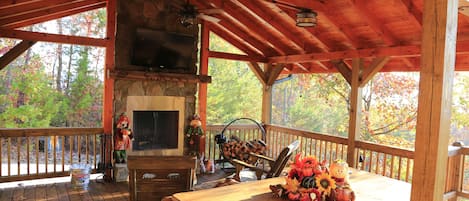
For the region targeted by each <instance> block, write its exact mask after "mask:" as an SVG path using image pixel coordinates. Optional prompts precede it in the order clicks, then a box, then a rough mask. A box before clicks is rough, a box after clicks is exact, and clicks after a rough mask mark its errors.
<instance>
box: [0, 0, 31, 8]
mask: <svg viewBox="0 0 469 201" xmlns="http://www.w3.org/2000/svg"><path fill="white" fill-rule="evenodd" d="M36 1H39V0H2V1H0V8H10V7H13V6H23V5H26V4H28V3H34V2H36Z"/></svg>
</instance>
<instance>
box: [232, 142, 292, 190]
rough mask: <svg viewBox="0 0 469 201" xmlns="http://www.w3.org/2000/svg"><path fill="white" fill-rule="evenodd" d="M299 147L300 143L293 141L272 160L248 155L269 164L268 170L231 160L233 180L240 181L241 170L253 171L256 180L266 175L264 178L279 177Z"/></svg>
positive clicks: (256, 155)
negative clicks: (233, 169) (234, 168)
mask: <svg viewBox="0 0 469 201" xmlns="http://www.w3.org/2000/svg"><path fill="white" fill-rule="evenodd" d="M299 145H300V141H298V140H295V141H294V142H292V143H291V144H290V145H288V146H287V147H285V148H284V149H283V150H282V151H281V152H280V154H279V155H278V156H277V159H273V158H270V157H267V156H264V155H258V154H254V153H250V154H251V155H252V156H255V157H257V158H258V159H260V160H265V161H267V162H268V164H269V165H268V167H270V169H269V168H265V167H263V166H264V165H261V167H259V166H256V165H253V164H249V163H246V162H244V161H241V160H237V159H232V161H231V162H232V163H233V164H234V165H235V167H236V174H235V176H234V179H236V180H238V181H240V177H239V174H240V172H241V170H243V169H244V168H249V169H250V170H252V171H255V172H256V176H257V179H258V180H260V179H262V176H263V174H266V175H265V178H272V177H278V176H280V174H281V173H282V171H283V169H284V168H285V165H286V164H287V162H288V160H289V159H290V157H291V155H292V154H293V152H294V151H295V150H296V149H298V147H299Z"/></svg>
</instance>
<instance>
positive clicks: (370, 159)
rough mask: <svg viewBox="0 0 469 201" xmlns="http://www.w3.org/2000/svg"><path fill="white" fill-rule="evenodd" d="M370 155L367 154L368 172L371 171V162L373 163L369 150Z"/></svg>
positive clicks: (371, 153)
mask: <svg viewBox="0 0 469 201" xmlns="http://www.w3.org/2000/svg"><path fill="white" fill-rule="evenodd" d="M369 153H370V155H369V157H368V158H369V161H370V162H369V163H368V164H367V166H368V167H367V168H368V172H371V164H372V163H373V152H372V151H369Z"/></svg>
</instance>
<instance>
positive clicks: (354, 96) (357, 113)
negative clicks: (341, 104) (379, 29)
mask: <svg viewBox="0 0 469 201" xmlns="http://www.w3.org/2000/svg"><path fill="white" fill-rule="evenodd" d="M362 68H363V60H362V59H358V58H355V59H353V60H352V79H351V81H352V84H351V91H350V114H349V115H350V118H349V133H348V145H347V163H348V164H349V166H350V167H357V166H358V164H355V161H356V160H355V141H356V140H357V139H358V138H359V137H360V120H361V105H362V104H361V97H362V88H361V87H360V86H359V85H360V72H361V69H362Z"/></svg>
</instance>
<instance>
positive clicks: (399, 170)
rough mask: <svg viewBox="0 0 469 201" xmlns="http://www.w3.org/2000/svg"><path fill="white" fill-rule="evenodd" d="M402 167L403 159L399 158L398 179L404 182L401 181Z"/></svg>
mask: <svg viewBox="0 0 469 201" xmlns="http://www.w3.org/2000/svg"><path fill="white" fill-rule="evenodd" d="M401 166H402V157H399V166H397V167H398V168H397V179H398V180H402V179H401Z"/></svg>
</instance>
